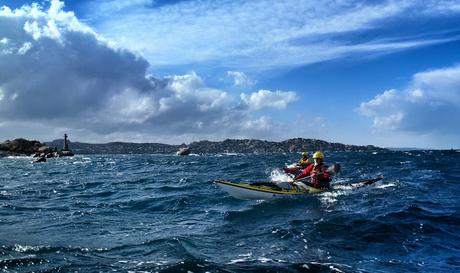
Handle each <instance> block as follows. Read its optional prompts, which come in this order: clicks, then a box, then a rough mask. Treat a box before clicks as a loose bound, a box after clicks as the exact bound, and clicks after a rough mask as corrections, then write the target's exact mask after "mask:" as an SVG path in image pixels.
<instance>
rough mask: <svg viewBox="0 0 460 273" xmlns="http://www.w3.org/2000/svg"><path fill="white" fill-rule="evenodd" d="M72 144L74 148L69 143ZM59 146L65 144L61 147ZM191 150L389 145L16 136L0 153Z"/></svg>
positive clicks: (339, 148)
mask: <svg viewBox="0 0 460 273" xmlns="http://www.w3.org/2000/svg"><path fill="white" fill-rule="evenodd" d="M69 146H70V147H71V148H72V150H70V149H69V148H68V147H69ZM56 147H64V149H63V150H61V151H58V150H57V148H56ZM184 149H187V150H188V151H190V152H192V153H195V154H216V153H260V154H264V153H298V152H303V151H316V150H322V151H351V152H374V151H385V150H387V149H385V148H381V147H376V146H373V145H367V146H359V145H347V144H342V143H334V142H327V141H324V140H319V139H305V138H294V139H288V140H285V141H280V142H275V141H266V140H259V139H226V140H224V141H208V140H202V141H196V142H192V143H190V144H189V145H186V144H181V145H170V144H162V143H129V142H110V143H105V144H91V143H83V142H70V141H68V140H67V138H64V139H57V140H53V141H51V142H44V143H40V142H39V141H36V140H25V139H15V140H12V141H10V140H7V141H5V142H3V143H0V156H2V155H3V156H6V155H34V154H35V155H36V154H37V153H40V152H51V151H53V152H56V154H55V155H56V156H60V155H62V154H63V151H64V154H65V153H68V152H65V151H72V154H73V153H75V154H176V153H177V152H178V151H181V150H182V151H183V150H184Z"/></svg>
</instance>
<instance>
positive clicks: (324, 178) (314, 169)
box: [294, 151, 331, 189]
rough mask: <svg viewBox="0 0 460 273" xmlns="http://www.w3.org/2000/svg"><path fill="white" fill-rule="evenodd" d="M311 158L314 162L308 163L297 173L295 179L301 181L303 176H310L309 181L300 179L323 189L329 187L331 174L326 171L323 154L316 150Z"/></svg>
mask: <svg viewBox="0 0 460 273" xmlns="http://www.w3.org/2000/svg"><path fill="white" fill-rule="evenodd" d="M313 160H314V162H315V163H313V164H310V165H308V167H306V168H305V169H304V170H303V171H302V173H300V174H299V175H297V176H296V177H295V178H294V182H295V181H302V180H304V179H303V178H305V177H307V176H310V181H302V182H303V183H304V184H306V185H308V186H311V187H314V188H318V189H324V188H329V187H330V184H329V182H331V174H330V173H329V171H328V166H327V165H326V164H324V163H323V161H324V154H323V153H322V152H321V151H317V152H315V153H314V154H313Z"/></svg>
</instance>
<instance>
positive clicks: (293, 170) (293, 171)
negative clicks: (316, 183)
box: [283, 152, 310, 175]
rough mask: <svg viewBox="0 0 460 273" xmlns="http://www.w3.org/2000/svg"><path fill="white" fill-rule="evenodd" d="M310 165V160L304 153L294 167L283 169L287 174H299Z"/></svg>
mask: <svg viewBox="0 0 460 273" xmlns="http://www.w3.org/2000/svg"><path fill="white" fill-rule="evenodd" d="M308 165H310V159H309V158H308V153H307V152H302V154H301V155H300V159H299V162H297V164H296V165H295V166H294V167H285V168H283V170H284V172H285V173H291V174H294V175H295V174H297V173H298V172H300V171H302V170H303V169H305V168H306V167H308Z"/></svg>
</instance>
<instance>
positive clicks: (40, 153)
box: [0, 134, 74, 162]
mask: <svg viewBox="0 0 460 273" xmlns="http://www.w3.org/2000/svg"><path fill="white" fill-rule="evenodd" d="M24 155H25V156H32V155H33V156H34V157H35V158H37V159H36V160H35V162H46V159H47V158H52V157H62V156H73V155H74V153H73V152H72V150H70V149H69V146H68V140H67V134H65V135H64V147H63V149H62V150H58V148H57V147H56V146H54V147H53V146H49V145H46V144H44V143H41V142H40V141H37V140H27V139H24V138H16V139H14V140H6V141H4V142H1V143H0V157H5V156H24Z"/></svg>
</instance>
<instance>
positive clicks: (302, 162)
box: [297, 152, 310, 168]
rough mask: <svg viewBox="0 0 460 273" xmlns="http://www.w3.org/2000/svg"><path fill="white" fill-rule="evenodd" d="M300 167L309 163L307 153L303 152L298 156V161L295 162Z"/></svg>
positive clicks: (304, 166)
mask: <svg viewBox="0 0 460 273" xmlns="http://www.w3.org/2000/svg"><path fill="white" fill-rule="evenodd" d="M297 165H299V166H300V167H302V168H306V167H308V165H310V158H308V153H307V152H303V153H302V155H301V156H300V160H299V163H297Z"/></svg>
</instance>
